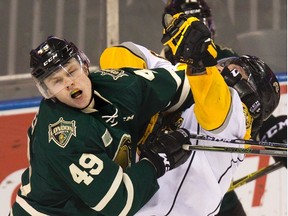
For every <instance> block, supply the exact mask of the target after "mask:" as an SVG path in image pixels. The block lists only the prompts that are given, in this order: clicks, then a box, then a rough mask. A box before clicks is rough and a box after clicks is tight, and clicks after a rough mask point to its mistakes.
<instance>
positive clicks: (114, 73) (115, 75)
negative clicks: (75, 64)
mask: <svg viewBox="0 0 288 216" xmlns="http://www.w3.org/2000/svg"><path fill="white" fill-rule="evenodd" d="M100 72H101V76H105V75H108V76H111V77H112V78H113V80H117V79H119V78H120V77H124V76H128V74H126V73H125V71H124V70H114V69H105V70H104V69H103V70H101V71H100Z"/></svg>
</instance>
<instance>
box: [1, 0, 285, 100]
mask: <svg viewBox="0 0 288 216" xmlns="http://www.w3.org/2000/svg"><path fill="white" fill-rule="evenodd" d="M206 1H207V3H208V4H209V5H210V7H211V9H212V15H213V17H214V20H215V23H216V37H215V41H216V42H217V43H218V44H223V45H225V46H228V47H231V48H233V49H234V50H235V51H236V52H237V53H238V54H251V55H257V56H258V57H260V58H262V59H263V60H264V61H265V62H266V63H268V65H269V66H270V67H271V68H272V69H273V70H274V71H275V72H276V73H278V72H279V73H280V72H286V71H287V0H206ZM164 6H165V0H145V1H144V0H49V1H47V0H45V1H44V0H0V13H1V19H0V26H1V29H0V41H1V43H0V56H1V57H0V66H1V70H0V85H1V89H3V90H4V91H1V93H0V100H10V99H18V98H27V97H34V96H39V94H38V92H37V91H36V89H35V87H34V83H33V82H31V78H30V76H29V72H30V70H29V52H30V50H31V49H32V48H35V47H36V46H37V45H38V44H39V43H40V42H42V41H44V40H45V39H46V38H47V36H49V35H56V36H59V37H64V38H66V39H67V40H71V41H73V42H74V43H75V44H76V45H77V46H78V47H79V48H80V49H82V50H83V51H84V52H85V53H86V54H87V55H88V57H89V58H90V60H91V63H92V65H93V66H96V67H97V66H98V62H99V56H100V54H101V52H102V51H103V49H105V47H107V46H110V45H114V44H118V43H121V42H124V41H133V42H136V43H138V44H141V45H144V46H146V47H147V48H149V49H151V50H154V51H156V52H158V53H160V51H161V49H162V44H161V41H160V40H161V36H162V25H161V17H162V13H163V9H164Z"/></svg>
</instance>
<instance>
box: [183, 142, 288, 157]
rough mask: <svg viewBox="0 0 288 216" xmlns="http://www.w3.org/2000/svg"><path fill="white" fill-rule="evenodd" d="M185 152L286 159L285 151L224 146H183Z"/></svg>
mask: <svg viewBox="0 0 288 216" xmlns="http://www.w3.org/2000/svg"><path fill="white" fill-rule="evenodd" d="M183 149H185V150H195V151H215V152H227V153H228V152H230V153H240V154H254V155H270V156H277V157H287V151H283V150H274V149H253V148H236V147H225V146H200V145H189V144H185V145H183Z"/></svg>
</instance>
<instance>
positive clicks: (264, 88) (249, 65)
mask: <svg viewBox="0 0 288 216" xmlns="http://www.w3.org/2000/svg"><path fill="white" fill-rule="evenodd" d="M218 63H219V64H220V65H221V64H222V65H223V63H225V65H226V66H227V65H229V64H235V65H239V66H241V67H242V68H243V69H244V70H245V71H246V73H247V76H248V80H247V82H248V83H249V85H250V86H251V87H252V88H253V89H254V90H255V91H256V92H257V94H258V96H259V100H260V103H261V106H262V110H261V119H262V120H266V119H268V118H269V116H270V115H271V114H272V113H273V111H274V110H275V109H276V107H277V106H278V104H279V100H280V85H279V82H278V80H277V78H276V76H275V74H274V73H273V71H272V70H271V69H270V68H269V66H268V65H267V64H265V63H264V62H263V61H262V60H261V59H259V58H258V57H256V56H251V55H242V56H240V57H230V58H226V59H223V60H220V61H219V62H218ZM225 65H223V66H225ZM240 94H241V93H240Z"/></svg>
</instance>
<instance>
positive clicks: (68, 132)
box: [48, 117, 76, 148]
mask: <svg viewBox="0 0 288 216" xmlns="http://www.w3.org/2000/svg"><path fill="white" fill-rule="evenodd" d="M48 135H49V142H50V141H51V140H53V141H54V142H55V143H56V144H57V145H58V146H60V147H62V148H65V147H66V145H67V144H68V142H69V140H70V139H71V137H72V136H75V137H76V122H75V121H74V120H72V121H65V120H64V119H63V118H62V117H61V118H59V120H58V121H57V122H56V123H54V124H49V131H48Z"/></svg>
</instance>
